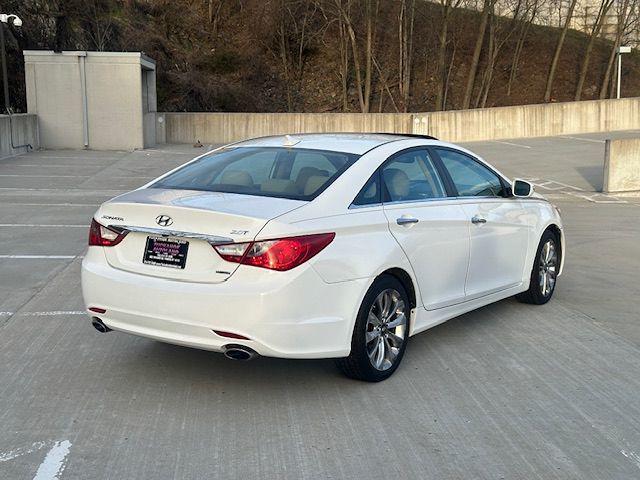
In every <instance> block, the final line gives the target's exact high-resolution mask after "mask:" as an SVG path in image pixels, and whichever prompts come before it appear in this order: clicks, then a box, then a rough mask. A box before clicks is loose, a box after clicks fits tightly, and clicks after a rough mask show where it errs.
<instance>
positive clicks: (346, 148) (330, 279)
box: [82, 134, 564, 381]
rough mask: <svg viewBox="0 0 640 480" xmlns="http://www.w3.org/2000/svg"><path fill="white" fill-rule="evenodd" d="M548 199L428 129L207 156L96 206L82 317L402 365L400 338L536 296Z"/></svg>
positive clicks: (382, 373) (548, 238) (244, 354)
mask: <svg viewBox="0 0 640 480" xmlns="http://www.w3.org/2000/svg"><path fill="white" fill-rule="evenodd" d="M563 261H564V234H563V230H562V222H561V220H560V215H559V212H558V210H557V209H556V208H555V207H554V206H553V205H551V204H550V203H549V202H548V201H546V200H545V199H544V198H543V197H542V196H540V195H538V194H536V193H534V192H533V188H532V186H531V184H529V183H527V182H525V181H523V180H515V181H513V182H512V181H510V180H508V179H507V178H506V177H505V176H504V175H502V174H501V173H500V172H498V171H497V170H496V169H495V168H493V167H491V166H490V165H488V164H487V163H485V162H484V161H483V160H482V159H480V158H478V157H477V156H476V155H474V154H473V153H471V152H469V151H468V150H465V149H464V148H461V147H458V146H455V145H451V144H447V143H443V142H440V141H438V140H436V139H433V138H430V137H419V136H409V135H392V134H305V135H291V136H290V135H286V136H275V137H266V138H259V139H255V140H248V141H244V142H240V143H235V144H232V145H228V146H225V147H222V148H219V149H217V150H214V151H212V152H209V153H206V154H204V155H202V156H200V157H198V158H196V159H194V160H193V161H191V162H189V163H187V164H186V165H183V166H181V167H179V168H177V169H175V170H173V171H171V172H169V173H167V174H165V175H163V176H161V177H160V178H158V179H156V180H154V181H153V182H151V183H149V184H147V185H145V186H143V187H141V188H139V189H137V190H134V191H132V192H130V193H127V194H124V195H121V196H119V197H116V198H114V199H112V200H110V201H108V202H106V203H104V204H103V205H102V206H101V207H100V208H99V209H98V211H97V213H96V214H95V216H94V219H93V222H92V225H91V229H90V235H89V248H88V251H87V254H86V256H85V258H84V261H83V263H82V290H83V295H84V300H85V304H86V308H87V311H88V313H89V315H90V316H91V317H92V322H93V325H94V327H95V328H96V329H98V330H99V331H101V332H108V331H111V330H118V331H122V332H127V333H131V334H135V335H142V336H145V337H149V338H153V339H156V340H160V341H163V342H169V343H174V344H178V345H186V346H189V347H196V348H201V349H206V350H213V351H218V352H223V353H224V354H225V355H226V356H227V357H229V358H234V359H241V360H248V359H251V358H253V357H255V356H257V355H265V356H270V357H283V358H327V357H332V358H336V359H337V364H338V366H339V367H340V368H341V369H342V370H343V372H344V373H345V374H346V375H348V376H350V377H353V378H357V379H362V380H367V381H380V380H384V379H385V378H388V377H389V376H390V375H391V374H392V373H393V372H394V371H395V370H396V368H398V365H399V364H400V361H401V360H402V357H403V354H404V352H405V349H406V346H407V341H408V338H409V337H410V336H411V335H414V334H416V333H419V332H422V331H423V330H426V329H428V328H431V327H433V326H434V325H438V324H439V323H442V322H444V321H446V320H448V319H450V318H452V317H455V316H458V315H461V314H463V313H465V312H468V311H470V310H473V309H476V308H478V307H481V306H483V305H486V304H489V303H492V302H495V301H498V300H501V299H503V298H506V297H509V296H512V295H517V296H518V298H519V299H520V300H522V301H525V302H528V303H534V304H543V303H546V302H547V301H549V299H550V298H551V296H552V295H553V292H554V288H555V286H556V279H557V276H558V275H560V273H561V272H562V266H563Z"/></svg>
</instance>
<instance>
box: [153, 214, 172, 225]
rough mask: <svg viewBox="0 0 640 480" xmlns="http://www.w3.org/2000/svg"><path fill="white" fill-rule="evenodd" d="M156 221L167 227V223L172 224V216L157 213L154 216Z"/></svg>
mask: <svg viewBox="0 0 640 480" xmlns="http://www.w3.org/2000/svg"><path fill="white" fill-rule="evenodd" d="M156 223H157V224H158V225H160V226H161V227H168V226H169V225H172V224H173V218H171V217H170V216H169V215H158V216H157V217H156Z"/></svg>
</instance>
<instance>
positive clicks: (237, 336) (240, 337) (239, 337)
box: [213, 330, 251, 340]
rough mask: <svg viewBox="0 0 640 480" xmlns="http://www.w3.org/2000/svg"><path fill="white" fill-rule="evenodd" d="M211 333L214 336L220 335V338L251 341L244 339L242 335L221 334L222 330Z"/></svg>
mask: <svg viewBox="0 0 640 480" xmlns="http://www.w3.org/2000/svg"><path fill="white" fill-rule="evenodd" d="M213 332H214V333H215V334H216V335H220V336H221V337H227V338H235V339H237V340H251V339H250V338H247V337H244V336H242V335H238V334H237V333H231V332H223V331H222V330H214V331H213Z"/></svg>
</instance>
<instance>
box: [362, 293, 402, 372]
mask: <svg viewBox="0 0 640 480" xmlns="http://www.w3.org/2000/svg"><path fill="white" fill-rule="evenodd" d="M406 335H407V317H406V314H405V303H404V300H403V299H402V296H401V295H400V293H399V292H398V291H397V290H394V289H392V288H389V289H387V290H384V291H382V292H381V293H380V294H379V295H378V296H377V297H376V299H375V301H374V302H373V305H371V308H370V309H369V316H368V317H367V330H366V332H365V343H366V349H367V354H368V355H369V360H370V361H371V365H372V366H373V367H374V368H375V369H377V370H381V371H384V370H388V369H389V368H391V367H392V366H393V364H394V362H395V361H396V359H397V358H398V354H399V353H400V350H401V349H402V345H403V344H404V342H405V340H406Z"/></svg>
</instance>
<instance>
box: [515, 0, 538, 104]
mask: <svg viewBox="0 0 640 480" xmlns="http://www.w3.org/2000/svg"><path fill="white" fill-rule="evenodd" d="M540 3H541V2H540V1H539V0H530V1H529V3H528V6H527V15H525V17H524V21H523V22H521V24H520V33H519V34H518V41H517V42H516V46H515V49H514V51H513V58H512V59H511V69H510V71H509V81H508V82H507V95H511V87H512V86H513V83H514V82H515V81H516V77H517V75H518V64H519V63H520V56H521V55H522V49H523V47H524V42H525V40H526V38H527V34H528V33H529V30H530V29H531V25H532V24H533V22H534V21H535V19H536V16H537V15H538V9H539V8H540Z"/></svg>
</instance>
